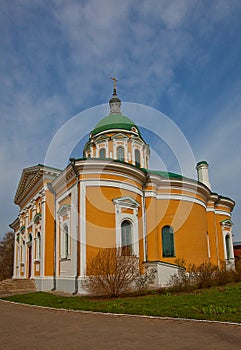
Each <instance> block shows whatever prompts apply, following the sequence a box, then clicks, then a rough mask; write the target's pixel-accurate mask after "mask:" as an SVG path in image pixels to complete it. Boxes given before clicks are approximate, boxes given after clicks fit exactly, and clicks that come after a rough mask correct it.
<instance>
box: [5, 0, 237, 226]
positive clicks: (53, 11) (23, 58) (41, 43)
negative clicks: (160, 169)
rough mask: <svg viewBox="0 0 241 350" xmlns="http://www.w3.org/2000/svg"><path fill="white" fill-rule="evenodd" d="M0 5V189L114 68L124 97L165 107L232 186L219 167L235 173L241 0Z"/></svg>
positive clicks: (98, 92) (92, 102)
mask: <svg viewBox="0 0 241 350" xmlns="http://www.w3.org/2000/svg"><path fill="white" fill-rule="evenodd" d="M1 6H2V11H1V13H0V26H1V43H0V45H1V47H0V49H1V53H2V54H1V56H0V74H1V82H2V84H1V85H0V99H1V104H0V113H1V114H0V115H1V118H0V137H1V149H0V155H1V157H0V159H1V164H2V167H5V165H6V164H9V162H10V159H11V165H9V168H10V169H11V175H10V176H9V177H8V176H7V175H6V174H0V184H1V194H2V196H3V198H5V199H6V198H9V197H8V196H10V197H11V198H12V193H14V190H15V188H16V182H17V180H18V177H19V172H20V170H21V169H22V168H23V167H25V166H29V165H32V164H36V163H39V162H42V160H44V158H45V153H46V149H48V146H49V144H50V142H51V140H52V138H53V137H54V135H55V133H56V131H57V130H58V129H59V128H60V127H61V126H62V125H63V124H64V123H65V122H66V121H67V120H68V119H70V118H71V117H72V116H73V115H76V114H77V113H79V112H80V111H82V110H84V109H86V108H89V107H92V106H96V105H99V104H102V103H106V102H107V100H108V98H109V97H110V95H111V92H112V91H111V90H112V85H111V83H110V80H109V77H111V76H113V75H116V76H117V77H118V78H119V83H118V93H119V96H120V97H121V98H122V100H123V101H130V102H137V103H142V104H146V105H149V106H152V107H155V108H157V109H159V110H160V111H162V112H164V113H166V114H168V116H169V117H171V118H172V119H173V121H174V122H176V123H177V124H178V126H179V127H180V128H181V129H182V130H183V131H184V134H185V136H186V138H187V139H188V141H189V143H190V144H191V145H192V147H193V150H194V156H195V157H196V158H207V160H209V162H210V171H211V169H213V170H215V171H214V173H215V174H216V175H215V176H216V177H215V179H213V180H214V181H213V183H214V186H217V188H218V189H220V190H223V192H225V193H228V195H229V193H230V194H231V195H233V193H234V191H235V184H236V181H233V182H232V183H230V181H229V180H228V181H227V178H228V179H229V178H230V174H228V171H226V170H225V169H226V168H228V167H229V169H230V170H231V171H232V174H235V178H238V174H239V152H238V151H237V150H238V148H239V147H240V143H239V139H240V138H239V136H238V131H239V129H238V125H237V121H238V120H239V110H240V105H239V104H238V101H236V102H235V99H238V98H239V92H238V91H240V89H239V88H240V86H239V85H238V83H237V81H240V72H238V64H239V58H240V45H238V44H239V42H238V40H239V38H238V36H237V33H239V31H240V18H239V14H240V9H241V3H240V1H238V0H232V1H225V0H213V1H212V2H210V1H207V0H205V1H202V2H200V1H192V0H182V1H180V0H174V1H167V0H153V1H137V0H123V1H121V2H119V3H118V4H117V3H115V2H113V1H110V0H109V1H107V0H88V1H84V0H83V1H74V0H70V1H68V2H66V1H64V0H51V1H48V2H41V1H30V0H29V1H28V0H22V1H21V0H18V1H15V0H13V1H7V0H3V2H2V4H1ZM230 43H231V44H230ZM224 110H225V111H226V112H224ZM101 117H102V115H98V116H96V119H100V118H101ZM227 119H228V121H229V126H228V127H227ZM160 127H161V125H160ZM214 135H215V136H214ZM224 144H225V147H224ZM224 157H225V159H227V158H228V161H227V163H228V166H225V167H224V166H223V158H224ZM168 165H170V166H173V167H174V163H173V162H172V161H170V163H168ZM168 170H170V171H173V170H176V169H168ZM6 181H7V183H8V187H6V188H5V186H4V183H5V182H6ZM237 186H238V184H236V188H237ZM230 189H231V190H230ZM240 192H241V191H240ZM225 193H224V194H225ZM238 201H239V200H238ZM7 202H8V203H10V200H8V201H7ZM240 203H241V199H240ZM10 207H11V206H10V204H9V208H10ZM11 208H13V206H12V207H11ZM11 210H12V209H11ZM9 213H10V209H9ZM0 215H1V213H0ZM4 216H5V217H7V216H10V214H9V215H5V214H4ZM240 217H241V215H240ZM0 221H2V222H5V223H6V219H5V218H1V220H0ZM239 222H240V221H239ZM4 225H5V227H6V224H4ZM240 225H241V222H240Z"/></svg>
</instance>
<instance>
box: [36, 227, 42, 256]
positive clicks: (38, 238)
mask: <svg viewBox="0 0 241 350" xmlns="http://www.w3.org/2000/svg"><path fill="white" fill-rule="evenodd" d="M40 257H41V234H40V232H38V233H37V247H36V259H37V260H39V259H40Z"/></svg>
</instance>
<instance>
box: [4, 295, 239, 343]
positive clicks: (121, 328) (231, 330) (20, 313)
mask: <svg viewBox="0 0 241 350" xmlns="http://www.w3.org/2000/svg"><path fill="white" fill-rule="evenodd" d="M0 349H31V350H35V349H51V350H52V349H54V350H55V349H56V350H61V349H68V350H69V349H81V350H82V349H88V350H89V349H95V350H101V349H105V350H106V349H115V350H118V349H138V350H139V349H140V350H142V349H145V350H147V349H148V350H152V349H169V350H170V349H183V350H184V349H185V350H186V349H191V350H195V349H215V350H217V349H218V350H222V349H225V350H227V349H230V350H235V349H239V350H240V349H241V326H235V325H224V324H217V323H201V322H190V321H179V320H158V319H147V318H138V317H128V316H112V315H110V316H109V315H100V314H95V315H94V314H84V313H75V312H67V311H61V310H48V309H41V308H33V307H29V306H23V305H14V304H10V303H6V302H3V301H0Z"/></svg>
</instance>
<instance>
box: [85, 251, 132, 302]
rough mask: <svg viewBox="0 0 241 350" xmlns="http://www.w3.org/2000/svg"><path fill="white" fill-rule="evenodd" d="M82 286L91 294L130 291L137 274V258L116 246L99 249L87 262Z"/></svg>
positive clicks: (110, 294) (118, 293)
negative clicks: (86, 274)
mask: <svg viewBox="0 0 241 350" xmlns="http://www.w3.org/2000/svg"><path fill="white" fill-rule="evenodd" d="M87 273H88V276H87V277H86V279H85V281H84V288H85V289H86V290H87V291H88V292H89V293H90V294H92V295H107V296H109V297H116V296H119V295H121V294H123V293H126V292H128V291H130V290H131V289H132V288H133V287H134V281H135V279H136V277H137V276H139V260H138V258H137V257H136V256H132V255H130V254H128V251H126V252H125V251H123V249H118V248H104V249H100V250H99V251H98V253H97V255H96V256H95V257H93V258H92V259H90V260H89V262H88V270H87Z"/></svg>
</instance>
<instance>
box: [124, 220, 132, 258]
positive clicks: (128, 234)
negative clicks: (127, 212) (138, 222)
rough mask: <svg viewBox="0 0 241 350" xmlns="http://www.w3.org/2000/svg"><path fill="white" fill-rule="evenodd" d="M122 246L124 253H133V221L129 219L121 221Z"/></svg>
mask: <svg viewBox="0 0 241 350" xmlns="http://www.w3.org/2000/svg"><path fill="white" fill-rule="evenodd" d="M121 247H122V254H123V255H132V253H133V252H132V223H131V222H130V221H128V220H124V221H123V222H122V223H121Z"/></svg>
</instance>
